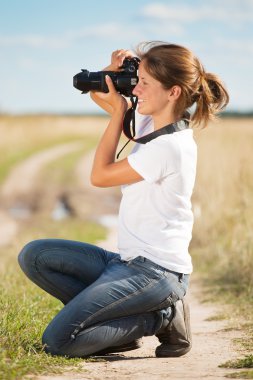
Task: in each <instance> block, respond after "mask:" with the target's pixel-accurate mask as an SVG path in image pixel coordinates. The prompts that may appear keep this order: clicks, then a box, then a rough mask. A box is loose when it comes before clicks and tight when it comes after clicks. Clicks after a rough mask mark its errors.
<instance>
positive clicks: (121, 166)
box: [19, 43, 228, 357]
mask: <svg viewBox="0 0 253 380" xmlns="http://www.w3.org/2000/svg"><path fill="white" fill-rule="evenodd" d="M138 55H139V57H140V59H141V62H140V66H139V72H138V76H139V82H138V84H137V85H136V87H135V88H134V90H133V94H134V95H136V96H137V97H138V113H139V114H140V115H142V116H143V120H142V122H141V127H142V129H143V127H144V132H145V133H149V132H152V131H153V133H154V135H152V136H153V138H152V139H151V141H149V142H147V143H146V144H138V143H137V144H136V145H135V147H134V150H133V151H132V153H131V154H130V155H129V156H128V157H127V158H125V159H122V160H119V161H117V162H116V161H115V154H116V150H117V147H118V143H119V139H120V136H121V133H122V121H123V119H124V115H125V113H126V110H127V107H128V104H127V101H126V99H125V98H124V97H123V96H121V95H120V94H119V93H117V92H116V90H115V88H114V86H113V83H112V81H111V79H110V77H107V78H106V82H107V85H108V88H109V93H107V94H104V93H93V94H92V98H93V100H94V101H95V102H96V103H97V104H98V105H100V106H101V107H103V108H104V109H106V110H107V111H108V112H109V113H110V114H111V119H110V122H109V125H108V127H107V129H106V130H105V132H104V134H103V136H102V138H101V141H100V143H99V145H98V147H97V150H96V155H95V158H94V163H93V168H92V172H91V182H92V183H93V185H94V186H100V187H107V186H118V185H123V186H122V201H121V205H120V210H119V225H118V230H119V237H118V248H119V251H118V252H117V253H115V252H108V251H106V250H104V249H103V248H100V247H97V246H93V245H90V244H87V243H82V242H75V241H68V240H58V239H45V240H37V241H33V242H30V243H29V244H27V245H26V246H25V247H24V248H23V250H22V251H21V253H20V255H19V263H20V266H21V268H22V269H23V271H24V272H25V274H26V275H27V276H28V277H29V278H30V279H31V280H32V281H33V282H34V283H36V284H37V285H38V286H40V287H41V288H42V289H44V290H45V291H47V292H48V293H50V294H51V295H53V296H54V297H57V298H58V299H60V300H61V301H62V302H63V304H64V307H63V309H62V310H61V311H60V312H59V313H58V314H57V315H56V316H55V318H54V319H53V320H52V321H51V322H50V324H49V325H48V327H47V328H46V330H45V332H44V334H43V339H42V340H43V344H44V345H45V350H46V351H47V352H48V353H51V354H53V355H67V356H70V357H75V356H78V357H84V356H88V355H92V354H93V355H96V354H104V353H108V352H121V351H126V350H131V349H135V348H138V347H139V339H140V338H141V337H143V336H148V335H156V336H157V337H158V339H159V340H160V343H161V344H160V345H159V346H158V347H157V348H156V355H157V356H180V355H183V354H185V353H186V352H188V351H189V349H190V347H191V339H190V331H189V328H190V327H189V311H188V309H187V306H186V304H185V301H184V298H183V297H184V296H185V294H186V290H187V286H188V281H189V276H190V273H191V272H192V264H191V257H190V255H189V252H188V246H189V243H190V240H191V234H192V224H193V215H192V211H191V195H192V191H193V186H194V180H195V172H196V160H197V150H196V145H195V142H194V139H193V132H192V129H191V128H189V125H188V124H189V123H188V121H187V120H185V118H186V115H187V113H186V111H187V110H188V109H189V108H190V107H192V106H193V107H194V111H193V112H192V116H191V120H190V123H191V124H192V125H200V124H202V125H203V126H206V124H207V122H208V121H209V120H210V119H211V118H212V117H213V116H214V114H215V113H216V112H218V111H220V110H221V109H222V108H223V107H224V106H225V105H226V104H227V103H228V94H227V92H226V90H225V88H224V86H223V85H222V83H221V82H220V80H219V79H218V78H217V77H216V76H215V75H213V74H210V73H207V72H205V70H204V68H203V66H202V65H201V63H200V62H199V60H198V59H197V58H196V56H195V55H194V54H193V53H192V52H191V51H189V50H188V49H186V48H184V47H182V46H178V45H173V44H168V43H147V44H145V45H144V46H143V45H142V50H140V49H139V51H138ZM129 56H131V53H130V52H129V51H127V50H117V51H115V52H114V53H113V54H112V61H111V65H110V66H109V67H107V69H109V70H114V71H117V70H120V66H121V65H122V62H123V60H124V58H125V57H129ZM150 117H151V118H152V119H150ZM150 120H151V122H150ZM170 124H172V125H173V128H174V130H173V132H174V133H170V134H167V133H165V134H160V135H159V133H158V136H157V135H156V132H157V131H160V132H161V131H162V130H163V131H164V129H163V128H164V127H165V126H168V125H170ZM145 126H146V130H145ZM140 133H143V132H140V131H139V134H140Z"/></svg>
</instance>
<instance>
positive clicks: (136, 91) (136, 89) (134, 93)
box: [132, 83, 140, 96]
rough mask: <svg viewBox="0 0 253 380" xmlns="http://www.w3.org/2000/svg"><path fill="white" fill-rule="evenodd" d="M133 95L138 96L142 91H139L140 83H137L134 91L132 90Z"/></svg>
mask: <svg viewBox="0 0 253 380" xmlns="http://www.w3.org/2000/svg"><path fill="white" fill-rule="evenodd" d="M132 93H133V95H135V96H138V95H139V93H140V91H139V84H138V83H137V85H136V86H135V87H134V89H133V91H132Z"/></svg>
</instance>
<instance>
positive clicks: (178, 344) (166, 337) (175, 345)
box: [155, 299, 192, 358]
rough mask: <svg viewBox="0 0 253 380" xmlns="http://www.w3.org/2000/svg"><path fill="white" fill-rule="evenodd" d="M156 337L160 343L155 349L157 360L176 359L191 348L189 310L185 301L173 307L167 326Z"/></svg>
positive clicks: (180, 301)
mask: <svg viewBox="0 0 253 380" xmlns="http://www.w3.org/2000/svg"><path fill="white" fill-rule="evenodd" d="M156 337H157V338H158V339H159V342H160V343H161V345H160V346H158V347H157V348H156V351H155V354H156V356H157V357H158V358H167V357H178V356H182V355H185V354H187V352H189V351H190V349H191V346H192V338H191V329H190V310H189V306H188V304H187V302H186V300H185V299H182V300H179V301H177V302H176V304H175V305H174V306H173V314H172V318H170V321H168V323H167V326H163V327H162V328H161V329H160V330H159V331H158V332H157V333H156Z"/></svg>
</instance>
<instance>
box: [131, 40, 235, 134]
mask: <svg viewBox="0 0 253 380" xmlns="http://www.w3.org/2000/svg"><path fill="white" fill-rule="evenodd" d="M136 53H137V55H138V56H139V58H140V59H141V60H144V64H145V68H146V70H147V71H148V73H149V74H150V75H151V76H152V77H153V78H155V79H156V80H158V81H159V82H161V83H162V85H163V87H164V88H166V89H169V88H171V87H172V86H175V85H178V86H180V88H181V91H182V92H181V95H180V97H179V99H178V101H177V104H176V109H175V112H176V113H177V114H179V115H181V116H182V115H183V114H184V112H185V111H186V110H187V109H188V108H190V107H191V106H193V105H194V104H195V111H194V113H193V115H192V117H191V120H192V122H193V124H194V125H202V126H203V127H206V125H207V123H208V121H209V120H211V119H214V117H215V114H217V113H218V112H219V111H221V110H222V109H223V108H224V107H225V106H226V105H227V104H228V102H229V95H228V93H227V91H226V89H225V87H224V85H223V84H222V82H221V80H220V79H219V77H218V76H217V75H215V74H211V73H207V72H205V70H204V67H203V66H202V64H201V63H200V61H199V59H198V58H197V57H196V56H195V55H194V54H193V53H192V52H191V51H190V50H189V49H187V48H185V47H183V46H180V45H175V44H169V43H164V42H157V41H153V42H143V43H141V44H139V45H138V47H137V49H136Z"/></svg>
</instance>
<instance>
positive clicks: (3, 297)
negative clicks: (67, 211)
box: [0, 218, 106, 380]
mask: <svg viewBox="0 0 253 380" xmlns="http://www.w3.org/2000/svg"><path fill="white" fill-rule="evenodd" d="M105 234H106V231H105V229H104V228H103V227H101V226H100V225H97V224H95V223H91V222H87V221H86V222H85V221H80V220H78V219H75V218H74V219H73V218H70V219H66V220H63V221H60V222H57V223H55V222H53V221H50V220H47V219H44V220H43V219H42V220H41V218H38V219H37V220H36V219H35V220H34V221H33V224H32V225H29V224H28V225H27V226H26V227H25V228H23V230H22V236H20V237H19V238H18V239H17V241H18V244H17V243H16V244H14V245H13V246H12V247H10V248H8V249H7V248H5V249H1V250H0V257H4V259H5V260H6V263H5V270H4V271H3V272H2V274H0V284H1V285H0V313H1V319H0V347H1V349H0V379H1V380H14V379H21V378H22V379H23V378H24V376H25V375H27V374H33V375H36V374H43V373H44V374H45V373H61V372H63V371H65V370H66V368H67V369H68V368H69V367H74V370H75V371H78V368H79V367H78V364H80V363H81V362H82V361H83V359H68V358H64V357H52V356H50V355H47V354H45V353H44V351H43V347H42V344H41V336H42V333H43V331H44V329H45V328H46V326H47V324H48V323H49V322H50V320H51V319H52V318H53V317H54V315H55V314H56V313H57V312H58V311H59V310H60V309H61V308H62V304H61V302H60V301H58V300H56V299H54V298H53V297H51V296H49V295H48V294H46V293H45V292H44V291H42V290H40V289H39V288H38V287H36V286H35V285H33V284H32V283H31V282H30V281H29V280H28V279H27V278H26V277H25V275H24V274H23V273H22V272H21V270H20V269H19V267H18V264H17V260H16V256H17V253H18V250H20V249H21V248H22V245H23V244H25V243H26V242H28V241H29V240H31V239H37V238H43V237H49V238H50V237H56V238H67V239H72V240H79V241H87V242H90V243H95V242H96V241H97V240H101V239H104V238H105ZM6 257H7V259H6Z"/></svg>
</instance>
